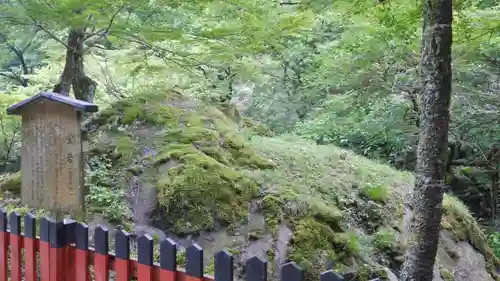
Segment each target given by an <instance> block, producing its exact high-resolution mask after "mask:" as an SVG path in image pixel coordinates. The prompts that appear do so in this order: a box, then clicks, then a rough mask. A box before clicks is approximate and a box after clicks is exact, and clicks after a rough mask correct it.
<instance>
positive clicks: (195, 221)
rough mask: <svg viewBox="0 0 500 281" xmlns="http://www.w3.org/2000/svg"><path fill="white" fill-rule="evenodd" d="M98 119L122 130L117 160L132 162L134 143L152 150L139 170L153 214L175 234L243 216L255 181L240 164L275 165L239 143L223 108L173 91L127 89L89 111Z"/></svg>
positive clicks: (239, 219)
mask: <svg viewBox="0 0 500 281" xmlns="http://www.w3.org/2000/svg"><path fill="white" fill-rule="evenodd" d="M115 116H118V118H116V117H115ZM102 119H106V120H108V121H110V120H116V122H115V125H113V126H104V125H102V126H101V130H102V129H105V130H107V131H108V133H111V134H114V135H117V134H116V133H117V132H126V134H125V133H120V134H119V137H118V138H116V139H115V140H114V145H115V147H116V151H117V152H118V153H119V156H120V157H121V158H120V162H121V163H127V164H129V165H133V163H136V162H137V159H134V158H137V155H136V154H137V153H136V151H137V148H138V147H145V148H146V147H147V148H149V149H150V150H152V151H155V152H156V154H155V156H154V158H151V161H150V162H147V163H146V164H144V163H143V165H146V167H145V168H143V169H142V170H144V171H146V172H147V171H148V170H149V174H150V175H153V178H154V179H148V180H153V182H152V183H153V184H155V185H156V188H157V194H158V197H157V199H158V202H157V203H156V206H157V211H159V212H155V213H161V214H162V215H161V218H158V220H160V221H161V222H162V223H167V224H169V225H171V226H172V227H171V229H170V230H172V231H174V232H176V233H177V234H188V233H196V232H199V231H202V230H210V229H212V228H213V226H214V225H215V224H216V223H220V224H222V225H231V224H235V223H240V222H244V220H245V219H246V217H247V212H248V210H247V209H248V208H247V206H248V202H249V201H250V200H251V198H253V197H255V196H256V195H257V194H258V184H257V182H256V181H254V180H253V179H250V178H249V177H248V176H246V175H245V174H243V173H242V172H241V169H242V168H246V169H255V168H273V167H274V165H273V163H272V162H271V161H269V160H267V159H265V158H262V157H261V156H260V155H258V154H257V153H256V152H255V151H254V149H253V148H252V147H250V146H248V144H246V143H245V141H244V138H243V136H242V135H240V134H238V133H237V131H238V130H237V125H236V124H235V123H234V122H233V121H231V120H230V119H228V118H227V117H226V116H225V115H224V114H223V113H222V112H220V111H219V110H217V109H216V108H214V107H210V106H207V105H206V104H204V103H202V102H201V101H198V100H195V99H192V98H187V97H185V96H183V95H181V94H179V93H177V92H164V93H154V92H148V93H143V94H137V95H134V96H133V97H132V98H129V99H124V100H121V101H119V102H117V103H114V104H112V105H111V106H110V107H109V108H107V109H105V110H103V112H102V113H101V114H99V115H98V116H96V117H95V120H102ZM96 122H97V121H96ZM97 123H98V124H101V123H103V124H106V123H107V122H97ZM139 132H142V134H143V135H141V134H140V133H139ZM144 132H146V133H147V132H149V135H146V136H144ZM146 143H147V145H145V144H146ZM156 169H158V170H159V171H160V173H158V171H157V170H156ZM135 170H136V169H135V168H133V169H128V171H135Z"/></svg>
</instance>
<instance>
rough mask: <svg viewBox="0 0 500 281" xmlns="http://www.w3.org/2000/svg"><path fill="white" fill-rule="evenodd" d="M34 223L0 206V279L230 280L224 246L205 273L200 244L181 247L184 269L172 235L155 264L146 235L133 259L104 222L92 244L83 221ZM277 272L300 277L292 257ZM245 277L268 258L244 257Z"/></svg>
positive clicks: (325, 276) (122, 237) (123, 235)
mask: <svg viewBox="0 0 500 281" xmlns="http://www.w3.org/2000/svg"><path fill="white" fill-rule="evenodd" d="M36 226H37V219H36V218H35V217H34V216H32V215H30V214H28V215H26V216H24V231H23V232H21V229H22V227H21V216H20V215H19V214H18V213H16V212H13V213H11V214H10V215H9V216H7V214H6V212H5V211H3V210H0V281H9V280H11V281H38V280H40V281H90V280H92V281H94V280H95V281H108V280H110V277H109V273H110V271H113V272H114V273H115V277H114V280H115V281H128V280H132V279H135V280H137V281H215V280H216V281H233V266H234V265H233V256H232V255H231V254H230V253H228V252H226V251H221V252H219V253H217V254H216V255H215V256H214V259H215V264H214V266H215V268H214V272H215V276H214V277H212V276H206V275H204V272H203V249H202V248H201V247H200V246H199V245H197V244H193V245H191V246H190V247H188V248H187V249H186V269H185V270H180V269H178V268H177V259H176V258H177V245H176V243H175V242H174V241H173V240H171V239H165V240H163V241H161V242H160V245H159V251H160V261H159V263H154V262H153V239H152V238H151V237H150V236H149V235H144V236H141V237H139V238H138V239H137V250H138V252H137V256H138V258H137V260H134V259H132V258H131V257H130V235H129V234H128V233H127V232H125V231H122V230H119V231H117V232H116V234H115V239H114V244H115V245H114V248H115V251H114V252H115V254H114V255H112V254H110V253H109V242H108V241H109V239H108V234H109V233H108V229H106V228H105V227H97V228H96V229H95V232H94V248H91V247H89V235H88V233H89V232H88V227H87V225H85V224H82V223H77V222H69V223H62V222H54V221H51V220H48V219H46V218H42V219H40V221H39V229H40V234H39V236H37V233H36V228H37V227H36ZM23 249H24V251H23ZM23 252H24V253H23ZM23 267H24V268H23ZM91 268H92V269H93V270H92V271H91ZM91 275H92V276H91ZM280 275H281V280H282V281H303V280H304V272H303V271H302V269H300V268H299V267H298V266H297V265H296V264H295V263H293V262H290V263H287V264H285V265H284V266H283V267H282V268H281V274H280ZM9 277H10V278H9ZM245 279H246V280H247V281H266V280H267V262H266V261H263V260H261V259H259V258H257V257H254V258H251V259H250V260H248V261H247V263H246V267H245ZM342 280H344V279H343V277H342V276H340V275H339V274H337V273H335V272H333V271H332V270H328V271H326V272H324V273H322V274H321V276H320V281H342Z"/></svg>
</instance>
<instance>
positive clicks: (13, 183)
mask: <svg viewBox="0 0 500 281" xmlns="http://www.w3.org/2000/svg"><path fill="white" fill-rule="evenodd" d="M0 191H1V192H6V191H8V192H10V193H12V194H14V195H20V194H21V173H20V172H18V173H13V174H8V175H5V176H2V177H0Z"/></svg>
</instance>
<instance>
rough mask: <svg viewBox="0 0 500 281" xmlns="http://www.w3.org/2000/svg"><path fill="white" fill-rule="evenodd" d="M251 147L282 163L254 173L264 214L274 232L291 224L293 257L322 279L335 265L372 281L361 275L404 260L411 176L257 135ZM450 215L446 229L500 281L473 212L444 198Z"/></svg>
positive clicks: (326, 149)
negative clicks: (479, 254) (323, 272)
mask: <svg viewBox="0 0 500 281" xmlns="http://www.w3.org/2000/svg"><path fill="white" fill-rule="evenodd" d="M252 143H253V145H254V147H256V149H257V150H258V151H259V152H260V153H261V154H262V155H263V156H265V157H267V158H269V159H271V160H273V161H274V162H275V163H276V164H277V168H276V169H274V170H257V171H250V172H248V174H249V175H251V176H252V177H254V178H255V179H257V181H260V182H261V183H262V184H263V186H265V192H264V195H263V196H264V199H263V201H264V211H265V212H266V218H267V219H268V221H269V223H270V224H271V226H272V225H273V224H278V223H280V222H281V221H282V220H286V221H288V225H290V227H291V228H292V229H293V231H294V236H293V239H292V243H291V244H292V245H291V251H290V256H289V258H290V259H292V260H295V261H297V262H299V263H300V264H301V265H302V266H304V267H305V268H306V269H309V270H311V271H312V272H315V273H317V272H318V271H320V270H323V269H324V265H325V261H326V260H333V261H335V262H336V267H337V269H339V270H340V271H342V272H350V271H353V269H354V268H355V269H356V270H357V271H358V273H357V274H358V275H360V274H365V275H366V276H365V277H367V278H368V277H369V275H370V274H366V271H363V270H360V269H363V268H370V272H372V273H373V269H377V267H379V266H387V267H394V266H397V265H398V263H400V262H401V261H402V254H403V252H404V245H402V241H400V233H401V231H402V229H401V228H402V224H401V221H402V218H403V213H404V209H403V203H404V198H405V197H406V196H407V195H408V194H409V192H411V188H412V186H413V182H414V177H413V175H412V174H411V173H407V172H400V171H396V170H394V169H392V168H390V167H388V166H387V165H384V164H380V163H376V162H374V161H371V160H368V159H366V158H364V157H361V156H358V155H356V154H354V153H352V152H351V151H347V150H343V149H339V148H337V147H334V146H318V145H316V144H314V143H312V142H308V141H304V140H300V139H297V138H294V137H279V138H260V137H254V138H253V140H252ZM266 207H267V209H266ZM443 210H444V217H443V220H442V227H443V228H444V229H450V230H451V231H452V232H453V233H454V236H455V239H457V241H469V242H470V243H471V244H472V245H473V246H474V247H475V248H476V249H477V250H479V251H480V252H482V253H483V254H484V255H485V257H486V259H487V261H488V264H489V266H490V268H488V271H489V272H490V273H491V274H492V275H493V276H494V277H495V278H497V275H496V273H495V269H494V268H495V267H496V266H498V265H499V263H498V259H497V258H495V257H494V255H493V254H492V251H491V249H490V248H489V246H488V245H487V243H486V237H485V235H484V233H483V231H482V229H481V227H480V226H479V224H478V223H477V221H476V220H475V219H474V217H473V216H472V215H471V213H470V212H469V210H468V209H467V207H466V206H465V205H464V204H463V203H462V202H461V201H459V200H458V199H456V198H455V197H453V196H450V195H445V197H444V202H443ZM363 272H365V273H363ZM380 272H381V271H378V273H380ZM314 275H315V274H314ZM316 276H317V275H316ZM357 278H360V279H363V276H357ZM497 280H498V279H497Z"/></svg>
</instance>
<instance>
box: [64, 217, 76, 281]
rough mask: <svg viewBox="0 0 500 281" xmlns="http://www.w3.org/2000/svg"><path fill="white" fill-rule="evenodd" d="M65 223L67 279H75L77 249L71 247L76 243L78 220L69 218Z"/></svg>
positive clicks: (72, 280)
mask: <svg viewBox="0 0 500 281" xmlns="http://www.w3.org/2000/svg"><path fill="white" fill-rule="evenodd" d="M64 225H65V229H66V230H65V232H66V235H65V241H64V242H65V244H64V245H65V250H64V252H65V256H66V258H65V260H66V269H65V272H64V274H65V278H66V280H67V281H74V280H75V277H76V276H75V249H74V248H73V247H70V245H71V244H73V243H75V230H76V221H75V220H67V221H65V222H64Z"/></svg>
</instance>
